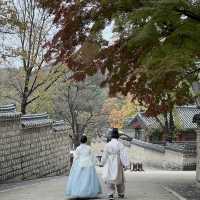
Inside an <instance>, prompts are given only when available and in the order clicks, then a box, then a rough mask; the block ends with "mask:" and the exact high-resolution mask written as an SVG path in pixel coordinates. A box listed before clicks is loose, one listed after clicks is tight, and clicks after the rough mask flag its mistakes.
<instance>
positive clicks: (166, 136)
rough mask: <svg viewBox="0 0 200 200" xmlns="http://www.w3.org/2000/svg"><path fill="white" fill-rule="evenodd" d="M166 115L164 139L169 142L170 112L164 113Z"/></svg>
mask: <svg viewBox="0 0 200 200" xmlns="http://www.w3.org/2000/svg"><path fill="white" fill-rule="evenodd" d="M163 116H164V123H165V126H164V130H163V131H164V134H163V141H164V142H167V140H168V137H169V122H168V113H167V112H166V113H164V114H163Z"/></svg>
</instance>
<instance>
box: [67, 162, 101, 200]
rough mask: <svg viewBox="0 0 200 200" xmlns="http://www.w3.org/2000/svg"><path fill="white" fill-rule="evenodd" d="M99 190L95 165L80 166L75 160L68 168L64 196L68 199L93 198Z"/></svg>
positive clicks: (99, 185)
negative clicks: (68, 172)
mask: <svg viewBox="0 0 200 200" xmlns="http://www.w3.org/2000/svg"><path fill="white" fill-rule="evenodd" d="M101 192H102V189H101V184H100V181H99V178H98V176H97V173H96V169H95V166H90V167H81V166H80V165H79V163H78V161H75V162H74V163H73V165H72V168H71V170H70V174H69V178H68V182H67V186H66V190H65V197H66V198H69V199H73V198H94V197H97V196H98V194H100V193H101Z"/></svg>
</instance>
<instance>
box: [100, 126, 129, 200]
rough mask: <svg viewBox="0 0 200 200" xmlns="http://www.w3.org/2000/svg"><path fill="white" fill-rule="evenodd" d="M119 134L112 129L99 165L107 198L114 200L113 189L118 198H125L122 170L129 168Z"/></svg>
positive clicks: (115, 129)
mask: <svg viewBox="0 0 200 200" xmlns="http://www.w3.org/2000/svg"><path fill="white" fill-rule="evenodd" d="M118 139H119V132H118V129H117V128H113V129H112V134H111V141H110V142H108V143H107V144H106V146H105V149H104V153H103V157H102V161H101V164H102V165H103V166H104V169H103V175H102V176H103V179H104V181H105V183H106V186H107V192H108V197H109V199H110V200H112V199H114V194H115V188H116V189H117V193H118V197H119V198H124V196H125V178H124V168H127V167H128V166H129V160H128V155H127V153H126V151H125V147H124V145H123V144H122V143H120V142H119V141H118Z"/></svg>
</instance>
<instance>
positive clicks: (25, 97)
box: [21, 70, 31, 115]
mask: <svg viewBox="0 0 200 200" xmlns="http://www.w3.org/2000/svg"><path fill="white" fill-rule="evenodd" d="M30 76H31V71H30V70H28V71H27V72H26V79H25V83H24V91H23V94H22V100H21V112H22V114H23V115H25V114H26V108H27V105H28V104H27V101H28V96H29V95H28V92H29V81H30Z"/></svg>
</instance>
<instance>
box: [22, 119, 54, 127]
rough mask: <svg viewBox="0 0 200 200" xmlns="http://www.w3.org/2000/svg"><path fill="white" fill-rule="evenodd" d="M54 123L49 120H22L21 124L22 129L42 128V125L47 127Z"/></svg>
mask: <svg viewBox="0 0 200 200" xmlns="http://www.w3.org/2000/svg"><path fill="white" fill-rule="evenodd" d="M51 125H52V121H51V120H48V121H46V122H37V121H35V122H22V123H21V126H22V129H31V128H40V127H47V126H51Z"/></svg>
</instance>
